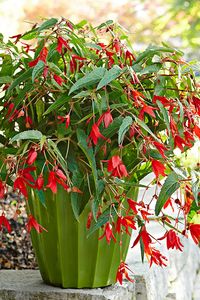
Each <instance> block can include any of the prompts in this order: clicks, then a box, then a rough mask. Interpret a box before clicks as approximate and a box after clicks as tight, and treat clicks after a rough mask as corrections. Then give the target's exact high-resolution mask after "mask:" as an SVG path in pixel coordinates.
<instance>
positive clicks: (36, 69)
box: [32, 60, 45, 82]
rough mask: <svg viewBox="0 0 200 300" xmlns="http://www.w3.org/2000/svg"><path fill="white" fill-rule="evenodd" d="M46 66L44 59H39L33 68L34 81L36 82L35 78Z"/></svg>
mask: <svg viewBox="0 0 200 300" xmlns="http://www.w3.org/2000/svg"><path fill="white" fill-rule="evenodd" d="M44 66H45V63H44V62H43V61H42V60H39V61H38V63H37V65H36V66H35V67H34V68H33V73H32V82H34V80H35V78H36V77H37V76H38V75H40V74H41V73H42V72H43V70H44Z"/></svg>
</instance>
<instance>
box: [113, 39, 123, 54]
mask: <svg viewBox="0 0 200 300" xmlns="http://www.w3.org/2000/svg"><path fill="white" fill-rule="evenodd" d="M113 48H114V49H115V51H116V54H117V55H121V44H120V40H119V39H118V38H116V39H114V40H113Z"/></svg>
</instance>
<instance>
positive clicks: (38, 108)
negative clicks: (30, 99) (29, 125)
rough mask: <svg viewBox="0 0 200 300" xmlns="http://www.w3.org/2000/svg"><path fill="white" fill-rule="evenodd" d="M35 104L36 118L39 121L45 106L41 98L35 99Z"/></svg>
mask: <svg viewBox="0 0 200 300" xmlns="http://www.w3.org/2000/svg"><path fill="white" fill-rule="evenodd" d="M35 106H36V113H37V119H38V122H40V121H41V120H42V115H43V113H44V108H45V104H44V101H43V100H42V99H39V100H37V102H36V104H35Z"/></svg>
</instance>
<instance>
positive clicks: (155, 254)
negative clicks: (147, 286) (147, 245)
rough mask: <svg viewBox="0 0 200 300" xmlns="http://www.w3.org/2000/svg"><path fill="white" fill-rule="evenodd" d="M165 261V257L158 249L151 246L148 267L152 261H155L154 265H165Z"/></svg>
mask: <svg viewBox="0 0 200 300" xmlns="http://www.w3.org/2000/svg"><path fill="white" fill-rule="evenodd" d="M166 261H167V258H166V257H165V256H164V255H162V254H161V253H160V251H159V250H157V249H155V248H151V253H150V267H151V266H152V263H155V264H156V265H159V266H161V267H162V266H164V267H166V266H167V265H166Z"/></svg>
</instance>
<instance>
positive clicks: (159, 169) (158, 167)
mask: <svg viewBox="0 0 200 300" xmlns="http://www.w3.org/2000/svg"><path fill="white" fill-rule="evenodd" d="M151 164H152V169H153V172H154V174H155V175H156V177H159V175H162V176H166V174H165V166H164V165H163V164H162V163H161V162H160V161H159V160H155V159H152V161H151Z"/></svg>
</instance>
